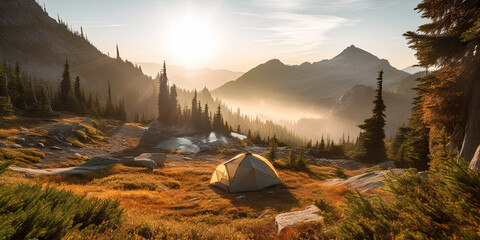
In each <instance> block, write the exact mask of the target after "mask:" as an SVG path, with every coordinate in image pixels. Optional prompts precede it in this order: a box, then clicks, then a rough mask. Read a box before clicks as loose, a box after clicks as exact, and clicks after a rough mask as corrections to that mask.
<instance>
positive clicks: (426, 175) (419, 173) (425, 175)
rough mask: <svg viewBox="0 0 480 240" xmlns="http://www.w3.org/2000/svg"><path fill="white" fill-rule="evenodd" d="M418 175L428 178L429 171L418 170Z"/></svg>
mask: <svg viewBox="0 0 480 240" xmlns="http://www.w3.org/2000/svg"><path fill="white" fill-rule="evenodd" d="M417 175H418V176H419V177H421V178H423V179H428V174H427V172H418V173H417Z"/></svg>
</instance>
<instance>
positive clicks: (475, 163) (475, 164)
mask: <svg viewBox="0 0 480 240" xmlns="http://www.w3.org/2000/svg"><path fill="white" fill-rule="evenodd" d="M468 167H469V168H470V169H472V170H474V171H478V170H480V145H479V146H478V147H477V150H476V151H475V155H473V158H472V160H471V161H470V165H469V166H468Z"/></svg>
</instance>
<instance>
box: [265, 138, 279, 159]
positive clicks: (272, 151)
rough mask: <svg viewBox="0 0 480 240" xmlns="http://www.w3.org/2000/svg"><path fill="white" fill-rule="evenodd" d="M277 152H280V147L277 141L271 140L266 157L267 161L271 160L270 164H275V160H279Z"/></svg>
mask: <svg viewBox="0 0 480 240" xmlns="http://www.w3.org/2000/svg"><path fill="white" fill-rule="evenodd" d="M277 152H278V146H277V143H276V141H275V139H273V138H272V139H271V140H270V148H269V149H268V153H267V155H266V157H267V159H268V160H270V162H272V163H273V162H275V159H277Z"/></svg>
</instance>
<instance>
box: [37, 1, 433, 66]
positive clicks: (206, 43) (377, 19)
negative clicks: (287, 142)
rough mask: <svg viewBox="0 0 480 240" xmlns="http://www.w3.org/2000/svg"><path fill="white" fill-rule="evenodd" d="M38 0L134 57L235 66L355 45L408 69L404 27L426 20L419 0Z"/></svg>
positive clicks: (106, 48) (411, 59) (308, 57)
mask: <svg viewBox="0 0 480 240" xmlns="http://www.w3.org/2000/svg"><path fill="white" fill-rule="evenodd" d="M37 1H38V2H39V3H40V4H42V5H43V4H45V6H46V9H47V12H48V13H49V15H50V16H51V17H52V18H55V19H56V18H57V14H58V15H59V16H60V18H61V19H62V20H63V21H65V22H67V23H68V24H69V25H70V26H71V27H72V28H73V29H74V30H79V29H80V26H82V28H83V31H84V33H85V34H86V35H87V37H88V39H89V40H90V41H91V42H92V43H93V44H94V45H95V46H96V47H97V48H98V49H99V50H100V51H102V52H104V53H109V54H110V56H114V54H115V45H116V44H118V46H119V50H120V55H121V57H122V58H123V59H128V60H129V61H132V62H137V63H138V62H156V63H161V62H163V61H166V62H167V64H171V65H181V66H185V67H190V68H205V67H209V68H213V69H229V70H233V71H248V70H249V69H251V68H253V67H255V66H257V65H258V64H261V63H263V62H266V61H268V60H270V59H273V58H277V59H280V60H281V61H282V62H283V63H285V64H291V65H297V64H301V63H303V62H316V61H321V60H323V59H330V58H333V57H334V56H335V55H337V54H338V53H340V52H341V51H342V50H343V49H345V48H346V47H348V46H350V45H355V46H357V47H359V48H362V49H364V50H366V51H368V52H370V53H372V54H374V55H376V56H377V57H379V58H384V59H387V60H389V62H390V64H392V65H393V66H394V67H396V68H398V69H403V68H405V67H408V66H411V65H413V64H416V63H417V60H416V58H415V56H414V51H413V50H412V49H410V48H408V45H407V41H406V40H405V38H404V37H403V36H402V34H403V33H405V32H406V31H414V30H416V29H417V28H418V26H419V25H421V24H423V23H425V22H426V21H425V20H424V19H422V18H421V16H420V14H419V13H418V12H417V11H415V10H414V8H415V7H416V5H417V4H418V3H419V1H420V0H335V1H334V0H329V1H327V0H297V1H292V0H290V1H289V0H242V1H240V0H201V1H200V0H197V1H185V0H135V1H134V0H82V1H73V0H69V1H66V0H37Z"/></svg>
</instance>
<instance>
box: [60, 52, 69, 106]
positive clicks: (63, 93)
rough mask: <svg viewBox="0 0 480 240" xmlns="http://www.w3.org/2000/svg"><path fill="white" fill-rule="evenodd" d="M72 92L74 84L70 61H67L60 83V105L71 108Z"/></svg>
mask: <svg viewBox="0 0 480 240" xmlns="http://www.w3.org/2000/svg"><path fill="white" fill-rule="evenodd" d="M71 91H72V84H71V79H70V67H69V65H68V60H67V61H65V65H64V68H63V78H62V81H61V82H60V104H61V105H63V106H64V107H69V106H68V104H69V103H70V92H71Z"/></svg>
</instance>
